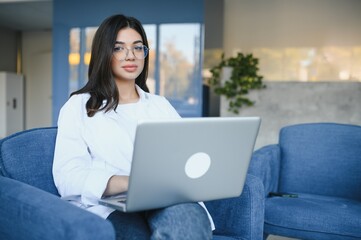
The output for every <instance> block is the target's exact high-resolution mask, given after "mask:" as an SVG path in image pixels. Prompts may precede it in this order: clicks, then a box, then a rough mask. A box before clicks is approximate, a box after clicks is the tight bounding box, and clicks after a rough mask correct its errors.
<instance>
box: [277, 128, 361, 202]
mask: <svg viewBox="0 0 361 240" xmlns="http://www.w3.org/2000/svg"><path fill="white" fill-rule="evenodd" d="M279 143H280V147H281V167H280V181H279V188H280V189H279V190H280V191H285V192H299V193H311V194H320V195H327V196H336V197H345V198H351V199H355V200H361V126H356V125H347V124H336V123H312V124H299V125H293V126H288V127H285V128H283V129H281V131H280V140H279Z"/></svg>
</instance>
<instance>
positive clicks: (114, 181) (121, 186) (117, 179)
mask: <svg viewBox="0 0 361 240" xmlns="http://www.w3.org/2000/svg"><path fill="white" fill-rule="evenodd" d="M128 183H129V176H120V175H113V176H112V177H111V178H109V181H108V184H107V187H106V189H105V191H104V193H103V197H108V196H112V195H116V194H119V193H122V192H125V191H127V190H128Z"/></svg>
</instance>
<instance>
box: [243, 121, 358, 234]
mask: <svg viewBox="0 0 361 240" xmlns="http://www.w3.org/2000/svg"><path fill="white" fill-rule="evenodd" d="M249 174H253V175H254V176H257V177H258V178H260V179H261V180H262V182H263V185H264V193H263V194H264V196H265V223H264V232H265V237H266V236H267V235H269V234H272V235H281V236H286V237H292V238H297V239H317V240H330V239H331V240H334V239H343V240H356V239H361V126H356V125H349V124H336V123H309V124H297V125H292V126H287V127H284V128H282V129H281V131H280V134H279V141H278V144H273V145H268V146H264V147H263V148H261V149H259V150H257V151H256V152H255V153H254V154H253V158H252V165H251V166H250V169H249ZM270 193H273V196H270ZM271 195H272V194H271Z"/></svg>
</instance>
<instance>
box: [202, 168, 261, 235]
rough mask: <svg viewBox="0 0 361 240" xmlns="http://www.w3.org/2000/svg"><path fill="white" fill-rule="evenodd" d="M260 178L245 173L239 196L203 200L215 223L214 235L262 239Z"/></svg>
mask: <svg viewBox="0 0 361 240" xmlns="http://www.w3.org/2000/svg"><path fill="white" fill-rule="evenodd" d="M263 192H264V190H263V185H262V182H261V181H260V179H258V178H257V177H254V176H252V175H249V174H248V175H247V179H246V182H245V185H244V188H243V192H242V194H241V195H240V196H239V197H235V198H228V199H222V200H215V201H208V202H205V205H206V206H207V209H208V211H209V213H210V214H211V216H212V217H213V220H214V223H215V227H216V229H215V231H214V234H215V235H223V236H227V237H233V238H235V239H263V222H264V194H263Z"/></svg>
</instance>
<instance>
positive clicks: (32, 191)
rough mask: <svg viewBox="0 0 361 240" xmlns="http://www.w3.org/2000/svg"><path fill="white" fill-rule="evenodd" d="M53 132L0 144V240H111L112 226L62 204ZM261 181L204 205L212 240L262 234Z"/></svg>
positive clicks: (253, 239)
mask: <svg viewBox="0 0 361 240" xmlns="http://www.w3.org/2000/svg"><path fill="white" fill-rule="evenodd" d="M56 134H57V129H56V128H55V127H49V128H37V129H31V130H26V131H22V132H19V133H16V134H13V135H11V136H9V137H6V138H4V139H1V140H0V172H1V176H0V203H1V204H0V239H7V240H11V239H27V240H39V239H46V240H49V239H56V240H62V239H64V240H71V239H76V240H82V239H84V240H89V239H92V240H97V239H106V240H111V239H115V235H114V230H113V227H112V225H111V223H110V222H108V221H107V220H104V219H102V218H100V217H99V216H97V215H95V214H92V213H90V212H87V211H86V210H83V209H80V208H78V207H75V206H73V205H71V204H70V203H68V202H66V201H63V200H61V199H60V198H59V194H58V192H57V189H56V187H55V185H54V182H53V177H52V162H53V152H54V145H55V138H56ZM263 198H264V196H263V185H262V183H261V181H260V180H259V179H258V178H256V177H254V176H252V175H248V176H247V180H246V184H245V187H244V190H243V193H242V195H241V196H240V197H236V198H230V199H224V200H217V201H210V202H206V203H205V204H206V205H207V208H208V210H209V211H210V213H211V215H212V216H213V218H214V221H215V225H216V228H217V229H216V230H215V232H214V239H244V240H246V239H247V240H259V239H262V236H263V221H264V219H263V218H264V201H263Z"/></svg>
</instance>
